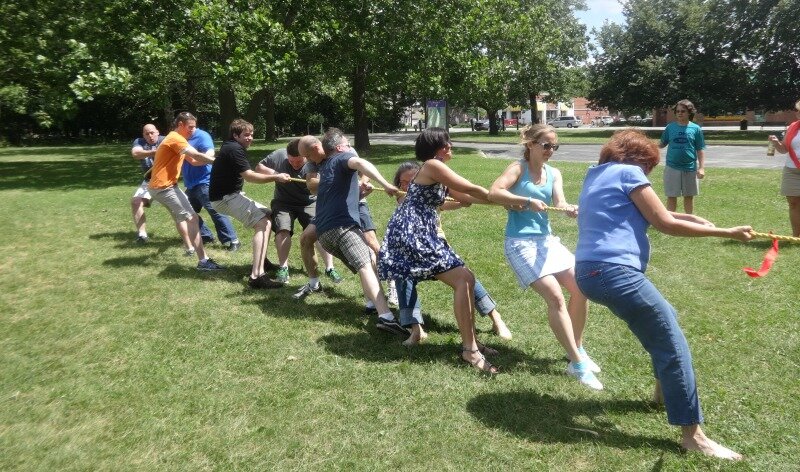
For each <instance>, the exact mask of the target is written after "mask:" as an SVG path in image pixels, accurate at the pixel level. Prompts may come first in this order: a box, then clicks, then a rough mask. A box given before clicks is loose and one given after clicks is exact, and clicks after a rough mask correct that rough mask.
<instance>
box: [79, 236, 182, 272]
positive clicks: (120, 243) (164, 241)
mask: <svg viewBox="0 0 800 472" xmlns="http://www.w3.org/2000/svg"><path fill="white" fill-rule="evenodd" d="M89 239H91V240H93V241H99V240H103V239H109V240H111V241H115V244H114V247H115V248H117V249H129V248H130V249H134V248H135V249H140V250H142V251H148V252H151V251H152V250H153V249H155V250H156V252H155V254H150V256H147V257H152V256H153V255H155V256H158V255H161V254H163V253H164V252H166V251H167V250H169V249H171V248H176V247H178V248H179V247H181V243H180V240H179V239H178V238H177V237H170V238H158V237H156V236H155V235H153V234H150V237H149V239H148V241H147V243H146V244H139V243H137V242H136V233H135V232H133V231H117V232H115V233H94V234H90V235H89ZM137 258H138V257H137ZM120 259H124V258H120ZM109 260H113V259H109ZM123 265H124V264H118V265H116V266H115V267H121V266H123Z"/></svg>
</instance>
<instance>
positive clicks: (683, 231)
mask: <svg viewBox="0 0 800 472" xmlns="http://www.w3.org/2000/svg"><path fill="white" fill-rule="evenodd" d="M658 161H659V153H658V146H657V145H656V143H654V142H653V141H651V140H649V139H648V138H647V137H646V136H645V135H644V134H642V133H640V132H638V131H635V130H624V131H618V132H616V133H614V135H613V136H612V137H611V140H610V141H609V142H608V143H606V145H605V146H603V148H602V149H601V150H600V162H599V164H598V165H596V166H592V167H591V168H590V169H589V170H588V172H587V174H586V180H584V183H583V190H582V191H581V194H580V197H579V199H578V203H579V205H580V214H579V215H578V247H577V249H576V251H575V259H576V264H575V275H576V278H577V282H578V286H579V287H580V289H581V291H582V292H583V293H584V294H585V295H586V296H587V297H588V298H589V300H591V301H593V302H595V303H599V304H601V305H605V306H606V307H608V309H609V310H611V312H612V313H614V314H615V315H616V316H617V317H619V318H620V319H622V320H623V321H625V322H626V323H627V324H628V328H630V330H631V331H632V332H633V334H634V335H636V337H637V338H638V339H639V342H641V343H642V346H643V347H644V349H645V350H646V351H647V352H648V353H649V354H650V358H651V360H652V363H653V371H654V373H655V376H656V391H655V395H654V397H655V398H654V399H655V400H656V401H659V402H660V401H663V402H664V406H665V408H666V410H667V420H668V421H669V423H670V424H672V425H676V426H680V427H681V430H682V440H681V446H682V447H683V448H685V449H688V450H696V451H700V452H702V453H703V454H706V455H709V456H713V457H719V458H723V459H732V460H739V459H741V456H740V455H739V454H738V453H736V452H734V451H732V450H730V449H728V448H726V447H724V446H722V445H720V444H717V443H716V442H714V441H712V440H711V439H709V438H707V437H706V436H705V434H704V433H703V430H702V429H701V428H700V423H702V422H703V414H702V412H701V410H700V400H699V398H698V395H697V385H696V383H695V378H694V369H693V367H692V357H691V354H690V353H689V345H688V344H687V342H686V338H685V337H684V335H683V332H682V331H681V328H680V326H678V320H677V313H676V312H675V309H674V308H673V307H672V305H670V304H669V302H667V300H665V299H664V297H663V295H661V293H660V292H659V291H658V289H657V288H656V287H655V286H654V285H653V284H652V283H651V282H650V280H649V279H648V278H647V277H645V275H644V272H645V270H646V268H647V262H648V259H649V257H650V242H649V240H648V238H647V228H648V227H649V226H650V225H652V226H653V227H654V228H655V229H657V230H658V231H661V232H662V233H665V234H669V235H672V236H687V237H701V236H717V237H722V238H733V239H738V240H740V241H749V240H750V239H751V238H752V235H751V234H750V232H751V228H750V227H749V226H738V227H734V228H717V227H715V226H714V225H713V224H711V223H710V222H708V221H706V220H704V219H703V218H700V217H698V216H694V215H689V214H684V213H674V212H671V211H668V210H667V209H666V208H665V207H664V205H663V204H662V203H661V200H659V198H658V196H657V195H656V193H655V191H653V188H652V187H651V185H650V181H649V180H648V179H647V174H649V173H650V171H652V170H653V168H654V167H655V166H656V165H658Z"/></svg>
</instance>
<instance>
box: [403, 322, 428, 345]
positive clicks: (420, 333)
mask: <svg viewBox="0 0 800 472" xmlns="http://www.w3.org/2000/svg"><path fill="white" fill-rule="evenodd" d="M427 339H428V333H426V332H425V330H424V329H422V326H420V325H413V326H412V327H411V336H409V337H408V339H406V340H405V341H403V343H402V344H403V346H406V347H412V346H416V345H417V344H422V343H424V342H425V341H426V340H427Z"/></svg>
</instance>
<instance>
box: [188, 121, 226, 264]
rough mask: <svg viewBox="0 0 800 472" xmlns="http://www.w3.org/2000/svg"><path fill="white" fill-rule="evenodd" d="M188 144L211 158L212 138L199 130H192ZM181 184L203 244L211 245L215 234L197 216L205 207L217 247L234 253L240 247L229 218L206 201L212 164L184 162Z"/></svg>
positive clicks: (212, 149)
mask: <svg viewBox="0 0 800 472" xmlns="http://www.w3.org/2000/svg"><path fill="white" fill-rule="evenodd" d="M189 145H190V146H192V147H193V148H195V149H197V150H198V151H199V152H202V153H203V154H205V155H207V156H210V157H214V140H213V139H212V138H211V135H210V134H208V133H207V132H206V131H203V130H202V129H200V128H197V129H195V130H194V133H192V136H191V137H190V138H189ZM181 175H183V184H184V185H186V196H187V197H188V198H189V203H191V204H192V208H193V209H194V211H195V212H197V216H198V218H199V221H198V223H199V224H200V237H201V238H203V243H204V244H211V243H213V242H214V235H213V233H211V230H210V229H208V226H207V225H206V224H205V222H203V218H201V217H200V210H201V209H203V208H205V209H206V211H207V212H208V215H209V216H210V217H211V220H212V221H213V222H214V228H216V230H217V237H218V238H219V242H220V244H222V246H223V247H225V248H226V249H227V250H229V251H236V250H237V249H239V247H240V246H241V244H240V243H239V238H238V236H237V235H236V230H235V229H234V228H233V224H231V220H230V218H228V217H227V216H225V215H223V214H220V213H218V212H217V210H215V209H214V207H213V206H211V201H209V199H208V183H209V181H210V180H211V164H205V163H203V162H198V163H197V164H196V165H195V164H192V163H191V162H189V161H188V160H185V161H183V169H182V172H181Z"/></svg>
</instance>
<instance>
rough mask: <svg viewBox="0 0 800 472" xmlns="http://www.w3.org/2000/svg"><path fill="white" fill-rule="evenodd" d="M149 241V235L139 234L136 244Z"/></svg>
mask: <svg viewBox="0 0 800 472" xmlns="http://www.w3.org/2000/svg"><path fill="white" fill-rule="evenodd" d="M148 241H150V238H148V237H147V236H142V235H139V237H138V238H136V244H147V243H148Z"/></svg>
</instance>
